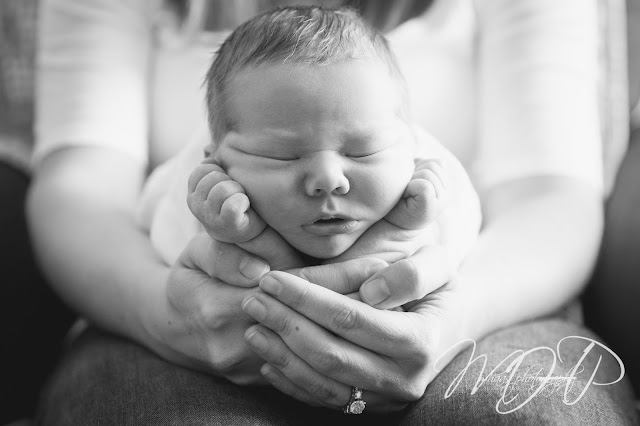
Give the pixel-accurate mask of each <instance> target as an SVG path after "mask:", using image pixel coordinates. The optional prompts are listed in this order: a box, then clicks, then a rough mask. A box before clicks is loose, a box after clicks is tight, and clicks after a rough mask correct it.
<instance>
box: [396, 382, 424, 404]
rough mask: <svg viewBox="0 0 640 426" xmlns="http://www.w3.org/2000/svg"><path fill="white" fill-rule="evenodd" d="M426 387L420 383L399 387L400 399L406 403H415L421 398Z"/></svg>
mask: <svg viewBox="0 0 640 426" xmlns="http://www.w3.org/2000/svg"><path fill="white" fill-rule="evenodd" d="M425 390H426V387H425V386H423V385H422V384H420V383H409V384H407V385H406V386H403V387H401V392H402V394H401V396H400V397H401V398H402V399H403V400H405V401H407V402H413V401H417V400H419V399H420V398H422V395H424V392H425Z"/></svg>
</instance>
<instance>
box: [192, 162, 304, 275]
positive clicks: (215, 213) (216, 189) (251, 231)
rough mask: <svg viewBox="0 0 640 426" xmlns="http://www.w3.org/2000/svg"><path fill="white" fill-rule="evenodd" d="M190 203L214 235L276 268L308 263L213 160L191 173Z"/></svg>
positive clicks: (299, 265) (203, 224)
mask: <svg viewBox="0 0 640 426" xmlns="http://www.w3.org/2000/svg"><path fill="white" fill-rule="evenodd" d="M187 204H188V206H189V209H190V210H191V212H192V213H193V215H194V216H195V217H196V218H197V219H198V220H199V221H200V223H201V224H202V226H203V227H204V228H205V230H206V231H207V233H208V234H209V236H211V238H213V239H215V240H218V241H222V242H225V243H234V244H237V245H238V246H239V247H241V248H243V249H244V250H246V251H248V252H249V253H252V254H254V255H256V256H258V257H261V258H262V259H264V260H265V261H266V262H267V263H268V264H269V265H270V266H271V269H272V270H285V269H292V268H298V267H302V266H304V264H303V261H302V259H301V257H300V255H299V253H298V252H297V251H296V250H294V249H293V248H292V247H291V246H290V245H289V243H287V242H286V241H285V240H284V238H282V237H281V236H280V235H279V234H278V233H277V232H276V231H275V230H274V229H273V228H271V227H270V226H267V224H266V223H265V222H264V221H263V220H262V219H261V218H260V216H258V214H257V213H256V212H255V211H254V210H253V209H252V208H251V205H250V202H249V198H248V197H247V195H246V194H245V191H244V188H242V186H241V185H240V184H239V183H238V182H236V181H234V180H232V179H231V178H230V177H229V176H228V175H227V174H226V173H225V171H224V170H223V169H222V168H221V167H220V166H218V165H217V164H216V163H215V162H213V160H205V161H204V162H203V163H201V164H200V165H198V167H196V169H195V170H194V171H193V172H192V173H191V176H190V177H189V194H188V196H187Z"/></svg>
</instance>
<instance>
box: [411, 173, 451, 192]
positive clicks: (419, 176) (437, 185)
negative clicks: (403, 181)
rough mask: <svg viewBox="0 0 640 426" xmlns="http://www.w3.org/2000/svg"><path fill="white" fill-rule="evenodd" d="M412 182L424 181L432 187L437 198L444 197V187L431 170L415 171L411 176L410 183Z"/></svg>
mask: <svg viewBox="0 0 640 426" xmlns="http://www.w3.org/2000/svg"><path fill="white" fill-rule="evenodd" d="M414 180H426V181H427V182H430V183H431V184H432V185H433V189H434V190H435V195H436V197H437V198H440V197H442V196H443V195H444V191H445V186H444V184H443V183H442V180H441V179H440V177H439V176H438V175H437V174H436V173H434V172H433V171H432V170H427V169H424V170H418V171H416V172H415V173H414V174H413V179H412V181H414Z"/></svg>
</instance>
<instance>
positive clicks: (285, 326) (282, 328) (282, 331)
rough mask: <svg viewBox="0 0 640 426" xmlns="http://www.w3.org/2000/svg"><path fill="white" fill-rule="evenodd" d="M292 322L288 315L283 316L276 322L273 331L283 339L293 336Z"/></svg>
mask: <svg viewBox="0 0 640 426" xmlns="http://www.w3.org/2000/svg"><path fill="white" fill-rule="evenodd" d="M291 328H292V320H291V317H290V316H288V315H281V316H280V317H279V318H277V319H276V320H275V321H274V324H273V331H275V332H276V333H278V334H279V335H280V337H282V338H283V339H285V338H287V337H288V336H289V335H290V334H291Z"/></svg>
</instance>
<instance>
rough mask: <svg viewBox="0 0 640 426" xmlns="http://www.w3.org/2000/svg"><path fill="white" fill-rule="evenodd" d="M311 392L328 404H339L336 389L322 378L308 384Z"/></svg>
mask: <svg viewBox="0 0 640 426" xmlns="http://www.w3.org/2000/svg"><path fill="white" fill-rule="evenodd" d="M307 388H308V390H309V393H310V394H311V395H313V396H315V397H316V398H317V399H319V400H321V401H323V402H325V403H328V404H339V402H338V401H337V399H338V394H337V393H336V391H335V389H333V388H332V387H330V386H328V385H327V384H326V383H325V382H324V381H323V380H322V379H321V378H315V379H313V380H312V381H311V382H310V383H309V384H308V386H307Z"/></svg>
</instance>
